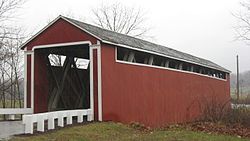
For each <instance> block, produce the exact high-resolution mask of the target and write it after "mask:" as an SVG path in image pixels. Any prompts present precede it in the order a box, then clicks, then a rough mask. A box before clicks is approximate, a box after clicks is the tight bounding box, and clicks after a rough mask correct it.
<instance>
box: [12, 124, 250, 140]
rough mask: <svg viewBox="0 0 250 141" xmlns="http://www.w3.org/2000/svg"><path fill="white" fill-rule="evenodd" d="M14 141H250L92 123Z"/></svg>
mask: <svg viewBox="0 0 250 141" xmlns="http://www.w3.org/2000/svg"><path fill="white" fill-rule="evenodd" d="M12 140H13V141H44V140H46V141H69V140H70V141H138V140H139V141H155V140H157V141H249V140H250V139H240V138H238V137H232V136H225V135H211V134H207V133H201V132H193V131H188V130H184V129H168V130H155V131H152V132H142V131H139V130H136V129H134V128H131V127H128V126H126V125H123V124H117V123H113V122H102V123H90V124H87V125H77V126H73V127H67V128H63V129H60V130H57V131H52V132H49V133H43V134H38V135H32V136H19V137H14V138H12Z"/></svg>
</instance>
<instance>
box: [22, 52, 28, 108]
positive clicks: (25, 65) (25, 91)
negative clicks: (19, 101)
mask: <svg viewBox="0 0 250 141" xmlns="http://www.w3.org/2000/svg"><path fill="white" fill-rule="evenodd" d="M26 50H27V48H24V51H26ZM23 55H24V70H23V72H24V80H23V81H24V86H23V87H24V88H23V90H24V96H23V107H24V108H27V66H28V65H27V58H28V57H27V54H26V53H25V52H24V53H23Z"/></svg>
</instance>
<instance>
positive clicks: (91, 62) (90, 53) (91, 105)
mask: <svg viewBox="0 0 250 141" xmlns="http://www.w3.org/2000/svg"><path fill="white" fill-rule="evenodd" d="M89 60H90V70H89V71H90V109H91V115H92V116H91V120H94V119H95V118H94V115H95V114H94V78H93V77H94V75H93V70H94V69H93V65H94V64H93V60H94V59H93V48H92V47H91V46H89Z"/></svg>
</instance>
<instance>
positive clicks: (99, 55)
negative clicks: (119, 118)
mask: <svg viewBox="0 0 250 141" xmlns="http://www.w3.org/2000/svg"><path fill="white" fill-rule="evenodd" d="M101 61H102V59H101V45H99V46H97V66H98V67H97V69H98V71H97V73H98V75H97V76H98V120H99V121H102V70H101V69H102V65H101V64H102V62H101Z"/></svg>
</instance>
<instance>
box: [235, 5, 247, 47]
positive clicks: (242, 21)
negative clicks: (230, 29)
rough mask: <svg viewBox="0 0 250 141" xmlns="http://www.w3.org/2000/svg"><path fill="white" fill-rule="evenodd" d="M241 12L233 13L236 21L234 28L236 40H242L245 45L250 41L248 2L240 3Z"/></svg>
mask: <svg viewBox="0 0 250 141" xmlns="http://www.w3.org/2000/svg"><path fill="white" fill-rule="evenodd" d="M240 5H241V10H240V11H239V12H237V13H233V16H234V17H236V18H237V19H238V23H237V26H235V27H234V28H235V31H236V34H237V35H236V39H237V40H243V41H245V42H246V43H247V44H249V41H250V0H245V1H242V2H240Z"/></svg>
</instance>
